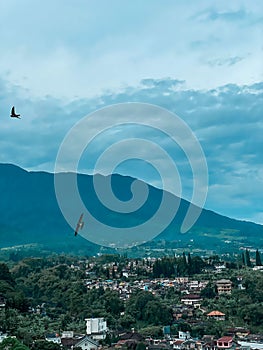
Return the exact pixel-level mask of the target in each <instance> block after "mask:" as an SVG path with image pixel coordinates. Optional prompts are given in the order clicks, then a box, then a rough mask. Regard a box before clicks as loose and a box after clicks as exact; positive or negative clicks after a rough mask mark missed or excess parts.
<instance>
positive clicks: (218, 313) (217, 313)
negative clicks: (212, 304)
mask: <svg viewBox="0 0 263 350" xmlns="http://www.w3.org/2000/svg"><path fill="white" fill-rule="evenodd" d="M207 316H225V314H223V312H220V311H217V310H215V311H211V312H209V314H207Z"/></svg>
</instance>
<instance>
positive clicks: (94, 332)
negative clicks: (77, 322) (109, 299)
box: [85, 317, 108, 340]
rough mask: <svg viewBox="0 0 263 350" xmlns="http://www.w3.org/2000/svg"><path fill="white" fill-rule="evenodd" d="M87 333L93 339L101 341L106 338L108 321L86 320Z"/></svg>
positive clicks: (99, 319) (98, 319)
mask: <svg viewBox="0 0 263 350" xmlns="http://www.w3.org/2000/svg"><path fill="white" fill-rule="evenodd" d="M85 321H86V333H87V335H88V336H90V337H91V338H92V339H95V340H101V339H105V338H106V332H107V329H108V328H107V321H105V320H104V318H102V317H101V318H85Z"/></svg>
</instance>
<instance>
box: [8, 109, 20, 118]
mask: <svg viewBox="0 0 263 350" xmlns="http://www.w3.org/2000/svg"><path fill="white" fill-rule="evenodd" d="M10 117H11V118H18V119H21V118H20V114H16V112H15V107H14V106H13V107H12V109H11V114H10Z"/></svg>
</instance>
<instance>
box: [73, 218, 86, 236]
mask: <svg viewBox="0 0 263 350" xmlns="http://www.w3.org/2000/svg"><path fill="white" fill-rule="evenodd" d="M82 218H83V213H82V214H81V215H80V217H79V221H78V223H77V226H76V229H75V236H77V234H78V232H79V229H81V230H82V229H83V226H84V222H83V221H82Z"/></svg>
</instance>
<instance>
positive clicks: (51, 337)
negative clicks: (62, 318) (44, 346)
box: [45, 333, 61, 344]
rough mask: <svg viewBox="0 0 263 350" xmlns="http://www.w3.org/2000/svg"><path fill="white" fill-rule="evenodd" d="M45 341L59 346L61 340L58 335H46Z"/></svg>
mask: <svg viewBox="0 0 263 350" xmlns="http://www.w3.org/2000/svg"><path fill="white" fill-rule="evenodd" d="M45 340H46V341H49V342H52V343H55V344H61V338H60V336H59V334H58V333H50V334H46V335H45Z"/></svg>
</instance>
